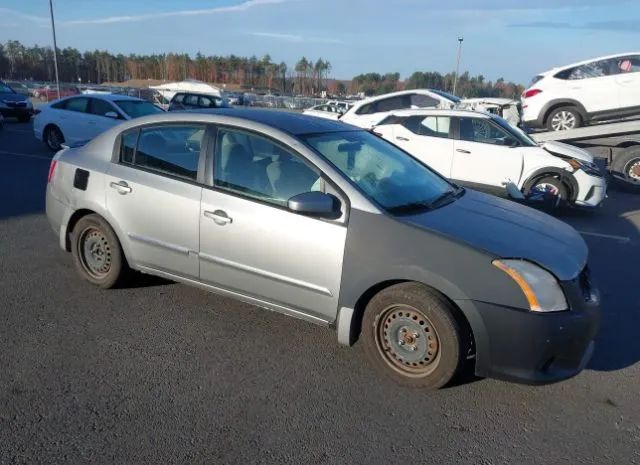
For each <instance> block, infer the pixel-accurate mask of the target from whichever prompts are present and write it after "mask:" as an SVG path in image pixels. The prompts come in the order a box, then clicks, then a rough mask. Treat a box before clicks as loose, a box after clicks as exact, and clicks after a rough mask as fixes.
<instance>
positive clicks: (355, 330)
mask: <svg viewBox="0 0 640 465" xmlns="http://www.w3.org/2000/svg"><path fill="white" fill-rule="evenodd" d="M408 282H411V281H410V280H407V279H390V280H388V281H382V282H380V283H378V284H374V285H373V286H371V287H370V288H369V289H367V290H366V291H365V292H364V293H363V294H362V295H361V296H360V298H359V299H358V301H357V302H356V305H355V308H354V312H353V318H352V320H351V338H350V339H351V343H352V344H353V343H355V342H356V341H357V340H358V338H359V337H360V332H361V330H362V317H363V315H364V311H365V309H366V308H367V305H368V304H369V302H370V301H371V299H373V297H374V296H375V295H376V294H378V293H379V292H382V291H384V290H385V289H387V288H389V287H391V286H394V285H396V284H400V283H408ZM420 284H422V285H423V286H426V287H428V288H430V289H433V290H434V291H436V292H438V293H439V294H441V295H442V296H443V297H444V298H445V299H447V300H448V301H449V303H450V304H451V307H452V308H454V309H455V312H456V314H455V315H454V316H455V317H456V319H457V320H458V322H459V323H460V324H461V325H462V326H463V330H464V331H466V332H468V334H469V339H470V341H471V347H470V350H471V351H473V353H475V347H476V342H475V336H474V334H473V330H472V329H471V324H470V323H469V320H468V319H467V317H466V316H465V314H464V312H463V311H462V310H461V309H460V307H458V306H457V305H456V303H455V302H454V301H453V300H451V299H450V298H449V297H448V296H447V295H446V294H444V293H443V292H441V291H440V290H438V289H436V288H434V287H432V286H429V285H427V284H424V283H420Z"/></svg>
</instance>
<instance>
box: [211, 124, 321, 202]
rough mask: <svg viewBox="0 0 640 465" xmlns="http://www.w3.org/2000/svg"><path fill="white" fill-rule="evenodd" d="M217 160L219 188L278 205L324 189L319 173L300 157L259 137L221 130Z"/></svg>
mask: <svg viewBox="0 0 640 465" xmlns="http://www.w3.org/2000/svg"><path fill="white" fill-rule="evenodd" d="M214 160H215V166H214V171H213V172H214V176H213V178H214V179H213V182H214V185H215V186H216V187H221V188H224V189H227V190H230V191H233V192H236V193H239V194H242V195H244V196H246V197H250V198H253V199H258V200H262V201H266V202H269V203H273V204H275V205H279V206H286V205H287V201H288V200H289V199H290V198H291V197H293V196H295V195H298V194H302V193H304V192H310V191H319V190H321V189H322V182H321V178H320V174H319V173H318V172H317V171H316V170H315V169H314V168H312V167H311V166H310V165H309V164H308V163H307V162H305V161H304V160H303V159H302V158H301V157H300V156H298V155H296V154H294V153H292V152H291V151H289V150H288V149H285V148H284V147H282V146H281V145H279V144H277V143H275V142H273V141H271V140H270V139H267V138H265V137H262V136H258V135H256V134H252V133H247V132H243V131H236V130H232V129H219V130H218V136H217V141H216V152H215V157H214Z"/></svg>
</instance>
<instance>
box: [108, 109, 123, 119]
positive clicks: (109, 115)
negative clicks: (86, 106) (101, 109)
mask: <svg viewBox="0 0 640 465" xmlns="http://www.w3.org/2000/svg"><path fill="white" fill-rule="evenodd" d="M104 116H106V117H107V118H113V119H118V118H119V117H120V116H118V114H117V113H116V112H115V111H108V112H106V113H105V114H104Z"/></svg>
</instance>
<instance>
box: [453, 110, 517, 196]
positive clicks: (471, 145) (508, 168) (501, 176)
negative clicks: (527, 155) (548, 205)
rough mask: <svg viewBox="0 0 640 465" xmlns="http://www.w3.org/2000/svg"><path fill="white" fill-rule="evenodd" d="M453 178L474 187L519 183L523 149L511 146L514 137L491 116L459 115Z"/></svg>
mask: <svg viewBox="0 0 640 465" xmlns="http://www.w3.org/2000/svg"><path fill="white" fill-rule="evenodd" d="M454 120H456V121H457V126H458V129H457V133H456V140H455V141H454V152H453V164H452V166H451V179H453V180H454V181H460V183H461V184H466V185H468V186H471V187H478V188H489V189H490V190H494V189H498V190H502V189H504V186H505V184H506V182H508V181H511V182H513V183H515V184H516V185H518V182H519V180H520V176H521V175H522V151H521V150H520V148H519V147H512V146H510V143H509V139H510V138H511V136H510V135H509V133H507V132H506V131H505V130H504V129H502V128H500V127H498V126H497V125H496V124H494V123H493V122H492V121H491V120H490V119H489V118H475V117H456V118H454Z"/></svg>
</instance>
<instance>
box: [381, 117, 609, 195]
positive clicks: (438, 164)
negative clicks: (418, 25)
mask: <svg viewBox="0 0 640 465" xmlns="http://www.w3.org/2000/svg"><path fill="white" fill-rule="evenodd" d="M373 132H375V133H376V134H378V135H379V136H381V137H383V138H385V139H386V140H388V141H390V142H392V143H393V144H395V145H397V146H398V147H400V148H402V149H404V150H406V151H407V152H409V153H410V154H411V155H413V156H414V157H416V158H417V159H419V160H420V161H422V162H423V163H425V164H427V165H429V166H430V167H431V168H433V169H434V170H435V171H437V172H438V173H440V174H441V175H442V176H444V177H447V178H450V179H452V180H453V181H455V182H456V183H458V184H462V185H465V186H467V187H471V188H476V189H478V190H483V191H488V192H490V193H493V194H497V195H500V196H506V194H507V190H508V186H509V185H512V186H515V187H517V189H518V190H520V191H521V192H522V194H523V195H524V196H525V197H528V196H532V195H533V196H537V197H551V199H554V200H556V201H558V202H560V201H561V202H562V203H568V204H572V205H578V206H583V207H596V206H598V205H600V203H601V202H602V200H603V199H604V198H605V196H606V190H607V183H606V180H605V178H604V177H603V175H602V173H601V172H600V169H599V168H598V166H597V165H596V164H594V162H593V157H592V156H591V155H590V154H589V153H588V152H586V151H585V150H582V149H579V148H576V147H572V146H570V145H566V144H561V143H559V142H547V143H545V144H543V145H541V146H540V145H538V144H537V143H536V142H534V141H533V139H531V138H530V137H529V136H527V135H526V134H525V133H524V132H522V131H521V130H520V129H517V128H515V127H513V126H511V125H510V124H509V123H507V122H506V121H505V120H504V119H502V118H500V117H498V116H496V115H491V114H489V113H480V112H476V111H469V110H405V111H399V112H394V113H393V114H392V115H389V116H388V117H387V118H385V119H384V120H383V121H381V122H380V124H379V125H378V126H376V127H374V128H373Z"/></svg>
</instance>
